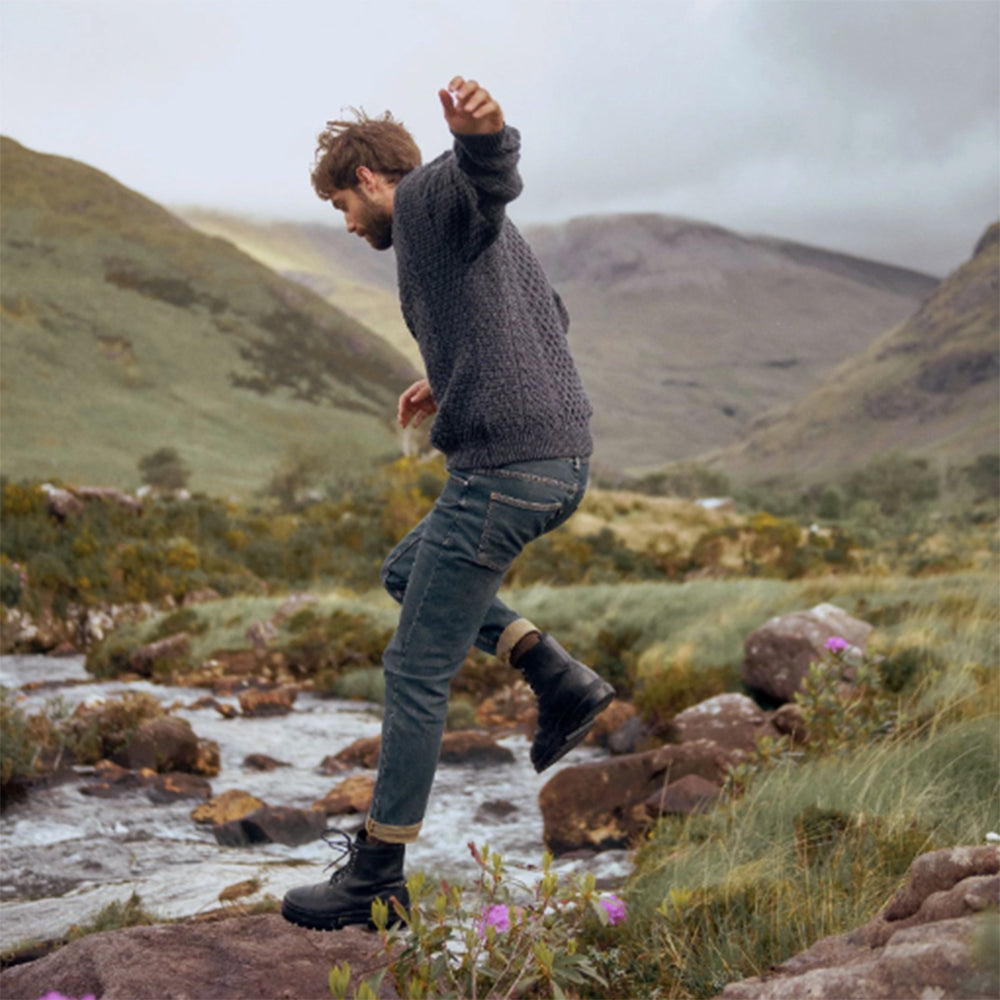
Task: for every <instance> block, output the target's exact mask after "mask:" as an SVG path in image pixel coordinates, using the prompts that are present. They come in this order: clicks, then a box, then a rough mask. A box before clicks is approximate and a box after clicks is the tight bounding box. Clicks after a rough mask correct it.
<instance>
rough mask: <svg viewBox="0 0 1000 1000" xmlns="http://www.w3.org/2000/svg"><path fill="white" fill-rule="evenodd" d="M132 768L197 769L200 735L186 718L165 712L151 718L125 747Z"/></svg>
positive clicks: (126, 757)
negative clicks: (198, 735) (126, 747)
mask: <svg viewBox="0 0 1000 1000" xmlns="http://www.w3.org/2000/svg"><path fill="white" fill-rule="evenodd" d="M125 764H126V765H127V766H128V767H130V768H131V769H132V770H138V769H139V768H143V767H148V768H150V769H151V770H153V771H161V772H162V771H194V770H195V768H196V767H197V764H198V737H197V736H195V734H194V731H193V730H192V729H191V724H190V723H189V722H188V721H187V720H186V719H178V718H176V717H174V716H172V715H161V716H158V717H157V718H155V719H147V720H146V721H145V722H143V723H142V725H141V726H139V728H138V729H137V730H136V733H135V735H134V736H133V737H132V739H131V741H130V742H129V745H128V749H127V750H126V751H125Z"/></svg>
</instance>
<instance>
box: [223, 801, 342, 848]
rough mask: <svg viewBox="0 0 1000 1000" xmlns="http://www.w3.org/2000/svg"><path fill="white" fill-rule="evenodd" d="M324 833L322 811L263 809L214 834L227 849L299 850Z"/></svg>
mask: <svg viewBox="0 0 1000 1000" xmlns="http://www.w3.org/2000/svg"><path fill="white" fill-rule="evenodd" d="M324 830H326V814H325V813H323V812H322V811H321V810H319V809H294V808H292V807H291V806H261V808H259V809H255V810H254V811H253V812H252V813H250V814H249V815H247V816H244V817H243V818H242V819H236V820H232V821H231V822H228V823H219V824H217V825H216V826H215V827H213V828H212V833H213V834H214V835H215V839H216V841H218V843H220V844H221V845H222V846H223V847H249V846H251V845H253V844H287V845H289V846H290V847H297V846H298V845H299V844H308V843H310V842H311V841H313V840H319V838H320V837H321V836H322V835H323V831H324Z"/></svg>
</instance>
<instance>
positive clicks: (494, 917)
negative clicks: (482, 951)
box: [478, 903, 510, 937]
mask: <svg viewBox="0 0 1000 1000" xmlns="http://www.w3.org/2000/svg"><path fill="white" fill-rule="evenodd" d="M489 927H492V928H493V929H494V930H495V931H498V932H501V933H502V932H503V931H509V930H510V907H507V906H503V905H501V904H499V903H497V904H495V905H494V906H486V907H483V915H482V917H481V919H480V921H479V927H478V930H479V936H480V937H486V930H487V928H489Z"/></svg>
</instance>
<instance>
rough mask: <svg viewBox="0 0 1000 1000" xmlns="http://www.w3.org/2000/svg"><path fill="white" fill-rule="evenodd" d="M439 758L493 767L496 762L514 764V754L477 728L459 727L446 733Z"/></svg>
mask: <svg viewBox="0 0 1000 1000" xmlns="http://www.w3.org/2000/svg"><path fill="white" fill-rule="evenodd" d="M438 760H440V762H441V763H442V764H467V765H468V766H470V767H492V766H493V765H494V764H513V763H514V754H513V753H512V752H511V751H510V750H509V749H508V748H507V747H502V746H500V744H499V743H497V741H496V740H494V739H493V738H492V737H490V736H487V735H486V733H481V732H478V731H477V730H475V729H459V730H457V731H455V732H451V733H445V734H444V738H443V739H442V740H441V755H440V757H439V758H438Z"/></svg>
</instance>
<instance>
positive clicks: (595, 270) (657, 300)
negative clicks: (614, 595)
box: [183, 210, 937, 470]
mask: <svg viewBox="0 0 1000 1000" xmlns="http://www.w3.org/2000/svg"><path fill="white" fill-rule="evenodd" d="M183 214H184V216H185V217H186V218H187V219H188V220H189V221H190V222H191V223H192V224H193V225H197V226H199V227H203V228H205V230H206V231H208V232H212V233H215V234H217V235H221V236H225V237H227V238H228V239H231V240H233V241H234V242H235V243H237V244H238V245H239V246H241V247H242V248H243V249H245V250H246V251H247V252H248V253H252V254H255V255H256V256H258V257H259V258H260V259H262V260H265V261H267V262H268V263H270V264H271V265H272V266H274V267H276V268H277V269H279V270H281V271H282V273H285V274H287V275H289V276H293V277H295V278H296V279H297V280H301V281H303V282H305V283H306V284H308V285H309V287H311V288H313V289H315V290H317V291H319V292H320V293H321V294H324V295H326V296H328V297H329V299H330V301H332V302H334V303H336V304H337V305H339V306H340V307H341V308H343V309H344V310H345V311H347V312H350V313H351V314H352V315H354V316H356V317H359V318H361V317H363V318H364V319H365V321H366V322H367V323H369V324H370V325H371V327H372V329H374V330H376V331H378V332H380V333H384V334H385V336H386V337H387V339H388V340H390V342H392V343H393V344H395V345H397V346H401V347H403V349H405V346H404V345H405V339H406V338H408V336H409V335H408V334H407V333H406V332H405V328H404V327H402V321H401V318H400V317H399V314H398V307H397V306H396V303H395V293H394V289H395V275H394V273H393V272H392V271H391V270H389V269H388V268H389V267H391V265H392V256H391V253H389V254H375V253H372V251H371V249H370V248H369V247H368V246H367V245H366V244H364V243H363V241H360V240H358V239H357V238H356V237H353V236H349V235H348V234H347V233H345V232H344V231H343V229H342V228H341V227H339V226H336V225H334V224H331V226H330V227H324V226H296V225H294V224H264V223H253V222H251V221H249V220H246V219H239V218H235V217H232V216H225V215H220V214H218V213H205V212H195V211H194V210H184V212H183ZM525 235H526V236H527V237H528V239H529V240H530V242H531V243H532V245H533V246H534V247H535V249H536V251H537V252H538V255H539V257H540V258H541V260H542V263H543V265H544V266H545V268H546V271H547V272H548V274H549V276H550V278H551V279H552V281H553V283H554V284H555V285H556V287H557V288H558V290H559V292H560V293H561V294H562V296H563V298H564V299H565V300H566V303H567V305H568V307H569V310H570V315H571V317H572V326H571V329H570V340H571V343H572V345H573V350H574V354H575V356H576V358H577V360H578V362H579V364H580V368H581V371H582V374H583V377H584V381H585V382H586V385H587V388H588V391H589V392H590V395H591V397H592V399H593V401H594V407H595V411H596V413H595V418H594V430H595V437H596V449H597V451H596V457H597V460H598V461H599V462H600V463H601V464H602V465H604V466H606V467H610V468H614V469H619V470H621V469H630V468H631V469H643V468H651V467H656V466H658V465H662V464H663V463H665V462H668V461H671V460H676V459H681V458H688V457H692V456H694V455H697V454H699V453H701V452H703V451H706V450H708V449H711V448H714V447H717V446H720V445H726V444H729V443H731V442H733V441H735V440H737V438H738V437H739V435H740V434H741V433H743V432H744V431H745V430H746V429H747V428H748V427H749V425H750V424H751V423H752V421H753V420H755V419H756V418H758V417H759V416H761V415H762V414H763V413H764V412H765V411H766V410H768V409H769V408H770V407H771V406H773V405H774V404H776V403H787V402H791V401H793V400H795V399H797V398H798V397H799V396H801V395H802V394H803V393H804V392H807V391H808V390H809V389H810V388H812V387H813V386H815V385H817V384H818V383H819V382H820V381H822V379H823V378H824V377H825V375H826V374H827V373H829V372H830V371H831V370H832V369H833V368H835V367H836V366H837V365H838V364H840V363H841V362H842V361H843V360H844V359H845V358H848V357H850V356H851V355H853V354H854V353H856V352H858V351H860V350H864V349H865V348H866V347H867V346H868V345H869V344H870V343H871V342H872V340H874V339H875V338H876V337H878V336H880V335H881V334H882V333H884V332H885V331H886V330H887V329H889V328H891V327H893V326H895V325H896V324H897V323H899V322H901V321H902V320H903V319H905V318H906V317H907V316H908V315H910V313H912V311H913V309H914V308H915V307H916V306H917V304H918V303H919V302H920V301H921V300H922V299H923V298H924V297H925V296H926V295H927V294H929V293H930V292H931V291H932V290H933V289H934V287H935V286H936V284H937V280H936V279H935V278H932V277H929V276H928V275H924V274H918V273H915V272H913V271H908V270H905V269H903V268H897V267H892V266H890V265H886V264H879V263H875V262H872V261H865V260H860V259H858V258H854V257H849V256H847V255H844V254H835V253H831V252H828V251H825V250H821V249H818V248H814V247H807V246H803V245H801V244H795V243H791V242H788V241H784V240H778V239H773V238H767V237H747V236H741V235H739V234H737V233H733V232H730V231H728V230H726V229H722V228H720V227H718V226H711V225H707V224H704V223H697V222H690V221H687V220H684V219H676V218H672V217H669V216H662V215H621V216H605V217H593V218H583V219H576V220H573V221H571V222H569V223H566V224H563V225H557V226H535V227H526V228H525ZM370 268H377V269H382V270H376V271H372V270H366V269H370ZM400 337H402V338H404V339H403V340H402V341H401V340H400V339H399V338H400ZM411 351H412V348H411ZM410 356H411V357H416V355H415V353H411V354H410Z"/></svg>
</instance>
